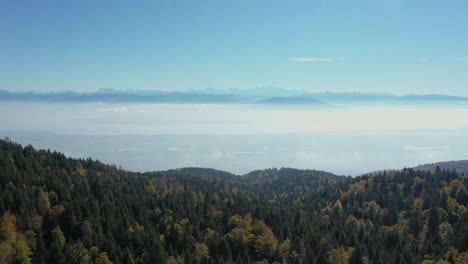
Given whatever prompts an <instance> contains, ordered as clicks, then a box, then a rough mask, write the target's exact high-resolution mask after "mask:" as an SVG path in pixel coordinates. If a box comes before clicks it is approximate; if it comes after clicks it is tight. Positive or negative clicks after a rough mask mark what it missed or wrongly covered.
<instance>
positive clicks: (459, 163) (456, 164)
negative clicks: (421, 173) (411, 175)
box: [414, 160, 468, 174]
mask: <svg viewBox="0 0 468 264" xmlns="http://www.w3.org/2000/svg"><path fill="white" fill-rule="evenodd" d="M437 167H439V168H440V169H445V170H454V171H456V172H458V173H460V174H468V160H454V161H443V162H436V163H429V164H424V165H419V166H416V167H414V169H415V170H435V169H436V168H437Z"/></svg>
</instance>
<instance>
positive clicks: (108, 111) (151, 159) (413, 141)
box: [0, 102, 468, 175]
mask: <svg viewBox="0 0 468 264" xmlns="http://www.w3.org/2000/svg"><path fill="white" fill-rule="evenodd" d="M0 135H1V136H8V137H10V138H11V139H12V140H15V141H18V142H20V143H22V144H32V145H33V146H35V147H38V148H50V149H54V150H59V151H61V152H64V153H65V154H67V155H69V156H72V157H92V158H95V159H99V160H101V161H104V162H108V163H112V164H116V165H120V166H122V167H123V168H125V169H130V170H135V171H149V170H163V169H169V168H178V167H187V166H196V167H211V168H217V169H222V170H227V171H231V172H234V173H246V172H249V171H251V170H255V169H263V168H269V167H296V168H310V169H320V170H327V171H331V172H334V173H337V174H346V175H358V174H361V173H365V172H369V171H374V170H380V169H388V168H402V167H408V166H415V165H418V164H421V163H429V162H435V161H443V160H458V159H468V107H460V106H457V107H439V108H432V107H414V108H411V107H378V106H372V107H370V106H369V107H363V106H361V107H359V106H354V107H337V108H328V109H314V108H298V107H295V108H288V107H273V106H259V105H248V104H237V105H216V104H207V105H203V104H101V103H71V104H61V103H32V102H28V103H25V102H0Z"/></svg>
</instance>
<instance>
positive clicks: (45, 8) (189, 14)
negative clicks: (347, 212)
mask: <svg viewBox="0 0 468 264" xmlns="http://www.w3.org/2000/svg"><path fill="white" fill-rule="evenodd" d="M467 14H468V1H466V0H459V1H455V0H454V1H430V0H422V1H403V0H401V1H397V0H383V1H379V0H369V1H360V0H356V1H347V0H343V1H331V0H329V1H327V0H324V1H274V0H268V1H256V0H249V1H219V0H216V1H215V0H213V1H205V0H200V1H192V0H190V1H189V0H187V1H178V0H161V1H156V0H154V1H116V0H113V1H100V0H99V1H96V0H90V1H86V0H79V1H63V0H58V1H47V0H43V1H36V0H34V1H32V0H31V1H22V0H11V1H8V0H1V1H0V34H1V35H0V89H8V90H38V91H39V90H41V91H46V90H76V91H85V90H96V89H99V88H116V89H165V90H177V89H204V88H217V89H227V88H254V87H259V86H268V85H272V86H275V87H284V88H291V89H307V90H311V91H363V92H392V93H445V94H458V95H468V15H467Z"/></svg>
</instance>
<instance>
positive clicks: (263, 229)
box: [0, 139, 468, 264]
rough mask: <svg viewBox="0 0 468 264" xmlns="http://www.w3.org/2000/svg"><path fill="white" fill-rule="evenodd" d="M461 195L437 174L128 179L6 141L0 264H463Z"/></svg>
mask: <svg viewBox="0 0 468 264" xmlns="http://www.w3.org/2000/svg"><path fill="white" fill-rule="evenodd" d="M337 162H338V161H337ZM467 189H468V176H464V175H462V174H458V173H456V172H452V171H447V170H440V169H438V168H436V169H435V170H432V171H416V170H412V169H404V170H401V171H386V172H382V173H373V174H369V175H363V176H360V177H354V178H353V177H342V176H336V175H333V174H330V173H326V172H321V171H313V170H296V169H287V168H282V169H268V170H261V171H254V172H251V173H249V174H247V175H243V176H237V175H233V174H230V173H227V172H222V171H217V170H211V169H199V168H187V169H180V170H170V171H165V172H152V173H134V172H129V171H125V170H122V169H118V168H117V167H116V166H111V165H107V164H103V163H101V162H99V161H94V160H91V159H72V158H67V157H66V156H64V155H63V154H61V153H57V152H54V151H49V150H35V149H34V148H33V147H31V146H25V147H22V146H21V145H19V144H16V143H13V142H11V141H10V140H8V139H5V140H0V217H1V218H0V263H57V264H62V263H70V264H74V263H96V264H98V263H99V264H101V263H353V264H354V263H465V264H466V263H468V211H467V209H466V207H467V206H468V191H467Z"/></svg>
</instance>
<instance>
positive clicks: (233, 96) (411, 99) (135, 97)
mask: <svg viewBox="0 0 468 264" xmlns="http://www.w3.org/2000/svg"><path fill="white" fill-rule="evenodd" d="M0 100H2V101H46V102H108V103H119V102H128V103H138V102H141V103H253V104H255V103H259V104H272V105H314V106H327V105H328V106H330V105H334V104H356V103H379V104H423V103H431V104H434V103H436V104H437V103H441V104H446V103H465V102H467V103H468V98H466V97H459V96H448V95H437V94H430V95H413V94H411V95H403V96H395V95H391V94H375V93H311V92H307V91H300V90H287V89H281V88H268V87H266V88H257V89H251V90H248V89H245V90H242V89H241V90H234V89H230V90H214V89H207V90H187V91H158V90H154V91H144V90H126V91H119V90H115V89H110V88H106V89H100V90H98V91H96V92H88V93H77V92H69V91H63V92H34V91H29V92H11V91H7V90H0Z"/></svg>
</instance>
